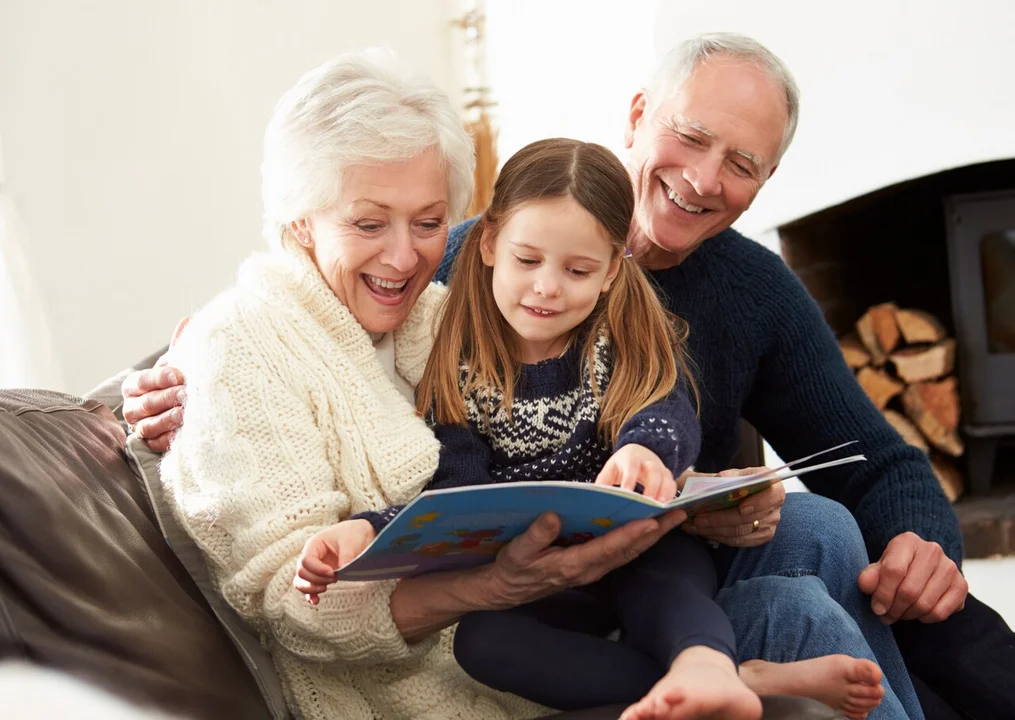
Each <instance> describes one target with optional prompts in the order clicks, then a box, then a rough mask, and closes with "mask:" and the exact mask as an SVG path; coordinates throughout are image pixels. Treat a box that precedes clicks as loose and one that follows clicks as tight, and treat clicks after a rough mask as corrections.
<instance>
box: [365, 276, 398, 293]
mask: <svg viewBox="0 0 1015 720" xmlns="http://www.w3.org/2000/svg"><path fill="white" fill-rule="evenodd" d="M363 277H364V278H366V281H367V282H368V283H370V284H371V285H374V286H376V287H379V288H384V289H385V290H401V289H402V288H404V287H405V283H407V282H409V278H406V279H405V280H399V281H397V282H395V281H393V280H384V279H382V278H379V277H374V276H373V275H364V276H363Z"/></svg>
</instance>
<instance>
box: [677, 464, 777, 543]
mask: <svg viewBox="0 0 1015 720" xmlns="http://www.w3.org/2000/svg"><path fill="white" fill-rule="evenodd" d="M767 469H768V468H763V467H754V468H742V469H738V470H723V471H722V472H721V473H719V476H720V477H740V476H743V475H751V474H753V473H758V472H763V471H765V470H767ZM784 502H786V488H784V487H783V486H782V483H781V482H780V483H776V484H775V485H773V486H772V487H770V488H767V489H765V490H762V491H761V492H759V493H755V494H754V495H750V496H749V497H746V498H744V500H743V501H742V502H741V503H740V504H739V505H737V506H736V507H733V508H727V509H726V510H716V511H714V512H709V513H701V514H700V515H696V516H695V517H693V518H691V519H690V520H688V521H687V522H686V523H684V530H685V531H686V532H689V533H691V534H692V535H699V536H701V537H703V538H705V539H707V540H713V541H715V542H717V543H721V544H723V545H730V546H732V547H754V546H755V545H762V544H764V543H767V542H768V541H769V540H771V539H772V538H773V537H774V536H775V529H776V528H777V527H778V526H779V518H780V517H781V515H780V512H781V508H782V504H783V503H784Z"/></svg>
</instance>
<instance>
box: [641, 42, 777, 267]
mask: <svg viewBox="0 0 1015 720" xmlns="http://www.w3.org/2000/svg"><path fill="white" fill-rule="evenodd" d="M787 119H788V113H787V109H786V96H785V93H784V92H783V91H782V90H781V89H780V87H779V85H778V84H777V83H776V82H775V81H774V80H773V79H772V78H771V77H770V76H769V75H768V74H766V73H765V71H764V70H762V69H760V68H758V67H757V66H755V65H753V64H751V63H750V62H746V61H743V60H739V59H734V58H729V57H722V56H718V57H712V58H710V59H709V60H708V61H706V62H704V63H702V64H700V65H698V67H697V68H695V70H694V72H693V73H692V74H691V76H690V77H689V78H688V79H687V81H686V82H684V84H683V85H682V86H680V87H679V88H676V89H675V90H674V91H673V92H672V93H671V94H670V95H669V97H665V98H660V99H655V98H649V97H648V96H647V95H646V94H645V93H639V94H638V95H637V96H635V99H634V102H633V103H632V105H631V112H630V116H629V118H628V128H627V133H626V141H627V142H626V144H627V147H628V148H630V150H631V156H630V161H629V166H630V169H631V176H632V180H633V182H634V187H635V194H636V197H637V204H636V208H635V220H636V222H637V225H638V229H639V230H640V232H639V233H636V234H635V240H634V242H635V245H637V244H638V242H639V241H640V242H642V243H645V242H646V241H647V242H648V243H651V245H654V246H655V247H654V248H651V252H652V254H653V255H660V254H665V255H669V256H672V259H673V260H675V261H676V262H680V261H682V260H683V259H684V258H685V257H687V255H688V254H690V253H691V252H692V251H693V250H694V249H695V248H697V247H698V246H699V245H700V244H701V243H702V242H704V241H705V240H706V239H707V238H710V237H712V236H713V235H716V234H717V233H720V232H722V231H723V230H725V229H726V228H728V227H730V226H731V225H732V224H733V223H734V222H735V221H736V220H737V218H739V217H740V216H741V215H742V214H743V213H744V211H745V210H747V208H749V207H750V206H751V203H752V202H753V201H754V198H755V196H756V195H757V194H758V191H759V190H760V189H761V186H762V185H764V184H765V181H766V180H767V179H768V178H769V177H770V176H771V174H772V173H773V172H775V167H776V164H777V163H778V160H779V151H780V148H781V145H782V141H783V136H784V132H785V130H786V123H787ZM639 236H640V237H639ZM646 244H647V243H646ZM634 249H635V252H636V254H646V252H647V251H649V248H646V247H640V248H639V247H635V248H634ZM670 264H673V263H670Z"/></svg>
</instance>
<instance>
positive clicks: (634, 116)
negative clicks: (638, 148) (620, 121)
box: [624, 89, 648, 150]
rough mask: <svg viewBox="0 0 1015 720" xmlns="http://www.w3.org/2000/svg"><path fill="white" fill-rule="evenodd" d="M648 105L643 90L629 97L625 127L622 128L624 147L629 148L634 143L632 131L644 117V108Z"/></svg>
mask: <svg viewBox="0 0 1015 720" xmlns="http://www.w3.org/2000/svg"><path fill="white" fill-rule="evenodd" d="M647 106H648V96H647V95H645V90H644V89H642V90H639V91H638V92H637V94H636V95H635V96H634V97H633V98H632V99H631V109H630V111H628V113H627V127H626V128H624V148H625V149H627V150H630V149H631V146H632V145H634V131H635V130H637V129H638V126H639V125H641V123H642V121H643V120H644V119H645V108H646V107H647Z"/></svg>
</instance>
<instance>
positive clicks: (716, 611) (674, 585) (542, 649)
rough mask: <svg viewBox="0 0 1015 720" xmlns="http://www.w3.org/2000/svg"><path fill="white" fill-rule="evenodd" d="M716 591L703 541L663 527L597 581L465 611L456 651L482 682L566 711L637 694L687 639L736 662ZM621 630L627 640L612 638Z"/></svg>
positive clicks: (664, 668)
mask: <svg viewBox="0 0 1015 720" xmlns="http://www.w3.org/2000/svg"><path fill="white" fill-rule="evenodd" d="M715 593H716V573H715V566H714V564H713V562H712V559H711V557H710V556H709V554H708V552H707V551H706V549H705V547H704V545H703V544H702V543H701V542H700V541H699V540H697V539H696V538H693V537H691V536H689V535H687V534H685V533H683V532H679V531H678V532H671V533H667V534H666V535H665V536H664V537H663V538H662V539H661V540H660V541H659V542H658V543H656V545H655V546H653V547H652V548H651V549H650V550H648V551H647V552H645V553H644V554H642V556H641V557H639V558H638V559H637V560H635V561H634V562H632V563H630V564H628V565H625V566H624V567H622V568H618V569H617V570H614V571H613V572H612V573H610V574H609V575H607V576H606V577H604V578H603V579H602V580H600V581H599V582H596V583H593V584H592V585H587V586H585V587H582V588H577V589H574V590H567V591H565V592H561V593H558V594H556V595H552V596H550V597H548V598H545V599H543V600H538V601H536V602H533V603H529V604H527V605H522V606H519V607H517V608H514V609H511V610H502V611H495V612H475V613H470V614H469V615H466V616H465V617H464V618H462V620H461V622H460V623H459V625H458V629H457V631H456V633H455V659H456V660H458V663H459V665H461V666H462V668H463V669H464V670H465V672H467V673H468V674H469V675H470V676H471V677H472V678H473V679H475V680H478V681H479V682H481V683H483V684H484V685H487V686H489V687H492V688H495V689H497V690H503V691H505V692H510V693H514V694H515V695H519V696H521V697H524V698H527V699H528V700H532V701H534V702H538V703H540V704H541V705H546V706H548V707H552V708H557V709H560V710H577V709H581V708H587V707H595V706H599V705H608V704H611V703H624V702H632V701H634V700H636V699H638V698H640V697H642V696H644V695H645V693H647V692H648V691H649V689H650V688H651V687H652V686H653V685H654V684H655V683H656V682H657V681H658V680H659V679H660V678H661V677H662V676H663V674H664V673H665V672H666V671H667V670H668V669H669V666H670V664H671V663H672V662H673V659H674V658H675V657H676V656H677V655H679V654H680V652H681V651H683V650H685V649H686V648H688V647H692V646H696V645H704V646H706V647H710V648H713V649H715V650H718V651H720V652H722V653H725V654H726V655H728V656H729V657H730V658H732V659H733V661H734V662H736V653H735V641H734V638H733V628H732V627H731V626H730V622H729V619H728V618H727V617H726V615H725V613H723V611H722V610H721V609H720V608H719V606H718V605H717V604H716V603H715V600H714V598H715ZM618 628H619V629H621V631H622V638H621V640H620V641H619V642H615V641H612V640H609V639H608V638H607V636H608V635H609V634H610V633H612V632H613V631H614V630H616V629H618Z"/></svg>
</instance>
